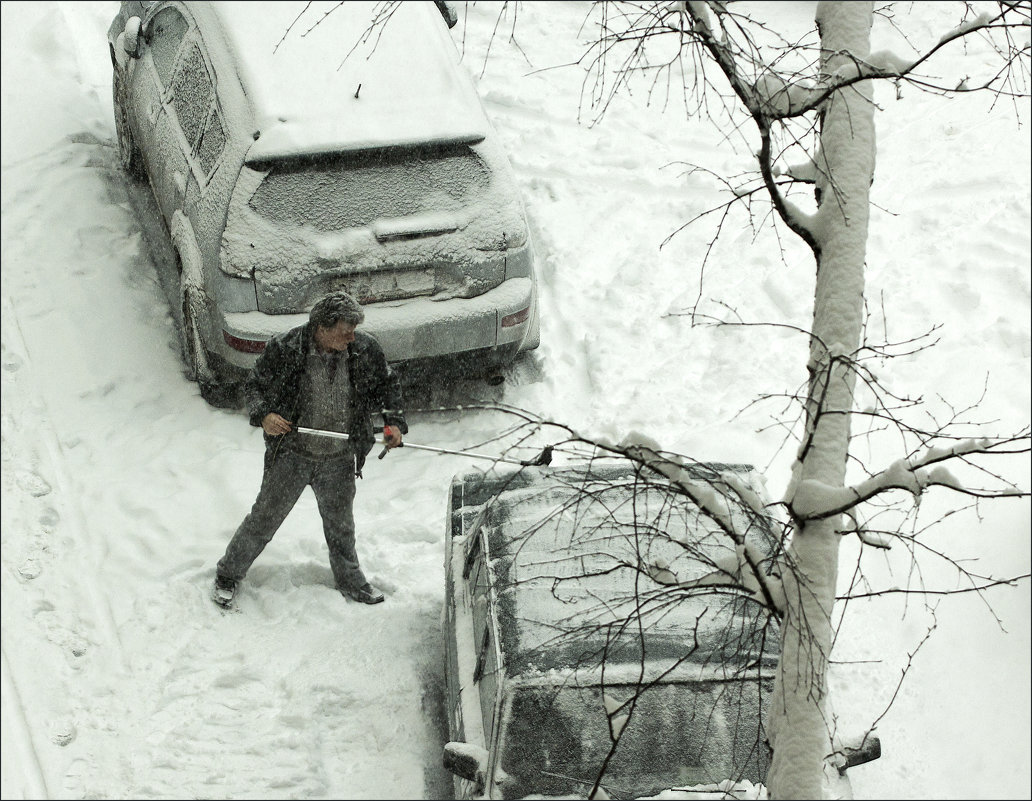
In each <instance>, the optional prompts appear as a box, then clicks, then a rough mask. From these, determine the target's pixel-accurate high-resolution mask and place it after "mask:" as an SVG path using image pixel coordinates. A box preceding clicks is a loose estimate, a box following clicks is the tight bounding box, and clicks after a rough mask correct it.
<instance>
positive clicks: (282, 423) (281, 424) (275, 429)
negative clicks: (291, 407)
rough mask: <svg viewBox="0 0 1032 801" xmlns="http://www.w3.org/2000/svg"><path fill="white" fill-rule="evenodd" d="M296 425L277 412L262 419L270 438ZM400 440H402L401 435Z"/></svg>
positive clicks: (270, 413)
mask: <svg viewBox="0 0 1032 801" xmlns="http://www.w3.org/2000/svg"><path fill="white" fill-rule="evenodd" d="M293 425H294V424H293V423H291V422H290V421H289V420H288V419H287V418H285V417H281V416H280V415H278V414H276V412H269V413H268V414H267V415H265V417H263V418H262V431H264V432H265V433H266V434H268V435H269V436H270V437H278V436H281V435H282V434H287V433H289V432H290V429H291V427H292V426H293ZM398 439H399V440H400V439H401V435H400V434H399V436H398Z"/></svg>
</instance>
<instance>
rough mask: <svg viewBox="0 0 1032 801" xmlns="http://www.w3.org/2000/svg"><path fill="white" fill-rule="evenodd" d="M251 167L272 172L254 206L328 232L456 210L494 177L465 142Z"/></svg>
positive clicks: (253, 200)
mask: <svg viewBox="0 0 1032 801" xmlns="http://www.w3.org/2000/svg"><path fill="white" fill-rule="evenodd" d="M252 166H253V167H255V169H259V170H263V171H264V170H268V171H269V174H268V175H267V176H266V178H265V179H264V180H263V181H262V183H261V184H260V185H259V186H258V189H257V190H256V191H255V192H254V194H253V195H252V196H251V200H250V206H251V208H252V209H253V210H254V211H255V212H257V213H258V214H260V215H261V216H263V217H265V218H267V219H271V220H275V221H277V222H289V223H293V224H295V225H311V226H314V227H315V228H317V229H319V230H322V231H332V230H339V229H344V228H356V227H363V226H367V225H369V224H370V223H372V222H373V221H375V220H379V219H392V218H399V217H407V216H410V215H414V214H426V213H435V212H448V211H455V210H458V209H460V208H463V207H465V206H469V205H471V204H472V203H474V202H475V201H476V200H477V198H478V196H479V195H480V194H481V193H482V191H483V190H484V189H485V188H486V187H487V185H488V183H489V181H490V173H489V172H488V169H487V166H486V165H485V164H484V163H483V161H481V159H480V157H479V156H477V155H476V153H474V152H473V151H472V150H471V149H470V148H469V147H466V146H459V147H427V148H418V149H390V150H377V151H366V152H362V153H355V154H349V155H347V156H336V157H321V158H312V159H296V160H290V161H276V162H271V163H266V164H260V165H252Z"/></svg>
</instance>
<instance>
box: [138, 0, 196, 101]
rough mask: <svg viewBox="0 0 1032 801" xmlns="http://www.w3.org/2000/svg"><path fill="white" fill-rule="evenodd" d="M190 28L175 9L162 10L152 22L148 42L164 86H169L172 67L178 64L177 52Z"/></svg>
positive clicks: (155, 67) (159, 77) (155, 66)
mask: <svg viewBox="0 0 1032 801" xmlns="http://www.w3.org/2000/svg"><path fill="white" fill-rule="evenodd" d="M189 27H190V26H189V23H187V21H186V19H185V18H184V17H183V15H182V14H180V13H179V12H178V11H177V10H176V9H174V8H165V9H162V10H161V11H159V12H158V13H157V14H155V15H154V19H153V20H151V24H150V39H149V40H148V41H149V44H150V53H151V59H152V60H153V61H154V69H155V70H156V71H157V73H158V79H159V80H160V81H161V85H162V86H165V87H168V85H169V81H170V79H171V77H172V67H173V65H174V64H175V63H176V51H178V50H179V44H180V42H182V41H183V37H184V36H186V32H187V30H188V29H189Z"/></svg>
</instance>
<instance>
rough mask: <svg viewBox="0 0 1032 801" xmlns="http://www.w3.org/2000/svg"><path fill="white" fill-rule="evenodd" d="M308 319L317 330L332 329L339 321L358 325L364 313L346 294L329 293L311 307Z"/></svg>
mask: <svg viewBox="0 0 1032 801" xmlns="http://www.w3.org/2000/svg"><path fill="white" fill-rule="evenodd" d="M308 319H309V320H310V321H311V322H312V323H313V324H315V325H316V326H318V327H319V328H333V326H335V325H336V324H337V323H339V322H340V321H341V320H343V321H344V322H345V323H348V324H350V325H358V324H359V323H361V322H362V321H363V320H365V312H364V311H362V307H361V306H360V305H359V303H358V301H357V300H355V299H354V298H353V297H351V295H349V294H348V293H347V292H331V293H330V294H329V295H327V296H326V297H324V298H322V300H320V301H319V302H318V303H316V304H315V305H314V306H313V307H312V310H311V311H310V312H309V313H308Z"/></svg>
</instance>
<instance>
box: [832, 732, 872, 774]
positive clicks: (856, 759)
mask: <svg viewBox="0 0 1032 801" xmlns="http://www.w3.org/2000/svg"><path fill="white" fill-rule="evenodd" d="M836 756H837V757H838V759H837V760H836V767H837V768H838V772H839V773H840V774H844V773H845V772H846V770H847V769H849V768H855V767H856V766H857V765H863V764H865V763H867V762H873V761H874V760H876V759H879V758H880V757H881V740H880V739H878V737H877V736H876V735H874V734H868V735H866V736H865V737H863V738H860V739H857V740H853V741H851V742H843V743H842V745H841V746H840V747H839V751H838V753H837V754H836Z"/></svg>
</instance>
